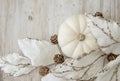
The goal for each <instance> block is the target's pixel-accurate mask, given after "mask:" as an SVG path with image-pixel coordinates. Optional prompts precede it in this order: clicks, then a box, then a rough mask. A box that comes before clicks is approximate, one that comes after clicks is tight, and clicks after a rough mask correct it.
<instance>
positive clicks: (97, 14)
mask: <svg viewBox="0 0 120 81" xmlns="http://www.w3.org/2000/svg"><path fill="white" fill-rule="evenodd" d="M96 16H100V17H102V18H103V14H102V13H101V12H96V13H95V17H96Z"/></svg>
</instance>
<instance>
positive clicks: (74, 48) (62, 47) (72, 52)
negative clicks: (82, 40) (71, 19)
mask: <svg viewBox="0 0 120 81" xmlns="http://www.w3.org/2000/svg"><path fill="white" fill-rule="evenodd" d="M74 41H75V40H74ZM74 41H72V42H74ZM72 42H71V43H72ZM76 42H77V43H76V45H75V46H74V47H75V48H76V46H77V45H78V43H79V41H76ZM68 45H69V44H68ZM66 46H67V45H66ZM66 46H64V47H62V49H63V48H66ZM75 48H74V49H73V50H75ZM73 52H74V51H73ZM73 52H72V53H71V54H73Z"/></svg>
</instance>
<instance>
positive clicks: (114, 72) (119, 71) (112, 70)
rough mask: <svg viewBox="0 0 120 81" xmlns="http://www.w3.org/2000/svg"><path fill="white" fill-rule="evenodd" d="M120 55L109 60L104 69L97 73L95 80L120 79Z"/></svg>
mask: <svg viewBox="0 0 120 81" xmlns="http://www.w3.org/2000/svg"><path fill="white" fill-rule="evenodd" d="M119 76H120V56H118V57H117V58H116V59H115V60H113V61H111V62H109V63H108V64H107V65H106V66H105V68H104V69H103V71H101V72H100V73H98V74H97V78H96V80H95V81H120V77H119Z"/></svg>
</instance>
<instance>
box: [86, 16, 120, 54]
mask: <svg viewBox="0 0 120 81" xmlns="http://www.w3.org/2000/svg"><path fill="white" fill-rule="evenodd" d="M87 23H88V26H89V28H90V30H91V32H92V34H93V35H94V36H95V38H96V39H97V42H98V44H99V46H100V48H101V49H102V51H103V52H105V53H107V54H109V53H113V54H120V33H119V32H120V26H119V25H118V24H117V23H116V22H115V21H109V20H106V19H104V18H101V17H95V16H92V15H87Z"/></svg>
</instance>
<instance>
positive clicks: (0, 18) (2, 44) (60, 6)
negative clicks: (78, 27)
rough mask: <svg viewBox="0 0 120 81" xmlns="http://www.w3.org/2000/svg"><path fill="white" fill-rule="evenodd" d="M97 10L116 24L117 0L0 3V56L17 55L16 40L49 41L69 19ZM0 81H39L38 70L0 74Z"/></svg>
mask: <svg viewBox="0 0 120 81" xmlns="http://www.w3.org/2000/svg"><path fill="white" fill-rule="evenodd" d="M97 11H100V12H102V13H103V14H104V17H105V18H111V19H113V20H115V21H117V22H118V23H120V0H0V56H4V55H6V54H8V53H12V52H21V51H20V50H19V48H18V44H17V40H18V39H21V38H25V37H31V38H37V39H40V40H41V39H46V40H49V38H50V36H51V35H53V34H54V33H57V31H58V28H59V26H60V24H61V23H62V22H63V21H64V20H65V19H66V18H68V17H69V16H71V15H77V14H81V13H93V14H94V13H95V12H97ZM0 81H40V76H39V74H38V69H36V70H35V71H33V72H32V73H30V74H29V75H25V76H21V77H15V78H14V77H12V76H9V75H8V74H4V73H3V72H2V71H1V72H0Z"/></svg>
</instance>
